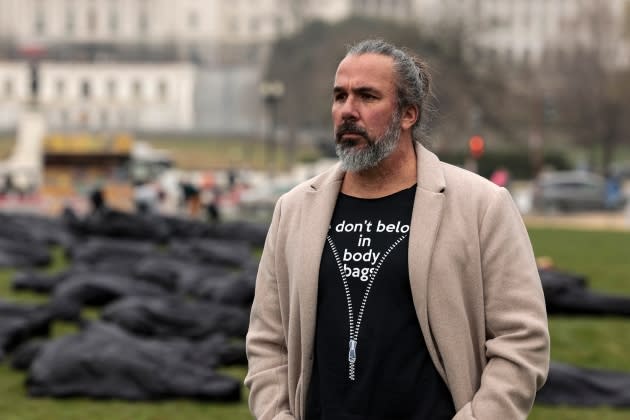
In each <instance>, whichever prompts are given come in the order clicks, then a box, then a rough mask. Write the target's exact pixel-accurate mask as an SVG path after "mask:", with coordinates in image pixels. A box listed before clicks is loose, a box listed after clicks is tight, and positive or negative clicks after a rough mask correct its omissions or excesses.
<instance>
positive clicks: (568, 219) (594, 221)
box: [523, 210, 630, 232]
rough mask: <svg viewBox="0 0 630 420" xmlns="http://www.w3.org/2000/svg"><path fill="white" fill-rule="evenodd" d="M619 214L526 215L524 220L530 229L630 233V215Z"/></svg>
mask: <svg viewBox="0 0 630 420" xmlns="http://www.w3.org/2000/svg"><path fill="white" fill-rule="evenodd" d="M627 212H628V210H626V211H619V212H588V213H586V212H584V213H568V214H567V213H564V214H554V215H542V214H525V215H523V220H524V221H525V224H526V225H527V226H530V227H542V228H552V227H553V228H568V229H585V230H618V231H625V232H630V215H628V214H627Z"/></svg>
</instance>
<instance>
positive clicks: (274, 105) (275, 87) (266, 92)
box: [258, 80, 284, 177]
mask: <svg viewBox="0 0 630 420" xmlns="http://www.w3.org/2000/svg"><path fill="white" fill-rule="evenodd" d="M258 89H259V93H260V97H261V98H262V100H263V103H264V104H265V108H266V110H267V112H268V114H269V122H270V124H269V129H268V133H267V135H266V145H265V166H266V167H267V170H268V171H269V175H270V176H271V177H273V175H274V171H275V156H276V129H277V125H278V104H279V103H280V100H281V99H282V97H283V96H284V83H282V81H280V80H265V81H263V82H261V83H260V86H259V87H258Z"/></svg>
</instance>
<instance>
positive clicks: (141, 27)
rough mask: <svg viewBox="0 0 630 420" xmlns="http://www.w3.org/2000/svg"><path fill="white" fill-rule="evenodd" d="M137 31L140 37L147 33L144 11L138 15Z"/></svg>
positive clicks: (147, 19) (147, 23) (146, 17)
mask: <svg viewBox="0 0 630 420" xmlns="http://www.w3.org/2000/svg"><path fill="white" fill-rule="evenodd" d="M138 31H139V32H140V34H141V35H146V34H148V33H149V18H148V16H147V13H146V12H145V11H144V10H143V11H141V12H140V14H139V15H138Z"/></svg>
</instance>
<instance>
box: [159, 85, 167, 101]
mask: <svg viewBox="0 0 630 420" xmlns="http://www.w3.org/2000/svg"><path fill="white" fill-rule="evenodd" d="M158 97H159V99H160V101H162V102H165V101H166V99H167V98H168V84H166V81H164V80H160V81H159V82H158Z"/></svg>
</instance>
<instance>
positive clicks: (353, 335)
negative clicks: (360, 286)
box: [326, 234, 407, 381]
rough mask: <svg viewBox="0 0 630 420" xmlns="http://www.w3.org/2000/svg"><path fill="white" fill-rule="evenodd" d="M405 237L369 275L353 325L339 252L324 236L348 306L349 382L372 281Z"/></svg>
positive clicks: (353, 378) (347, 287) (392, 246)
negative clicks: (335, 265)
mask: <svg viewBox="0 0 630 420" xmlns="http://www.w3.org/2000/svg"><path fill="white" fill-rule="evenodd" d="M406 237H407V235H406V234H405V235H403V236H401V237H400V238H398V239H396V241H394V243H393V244H391V245H390V246H389V248H388V249H387V251H385V253H384V254H383V255H382V256H381V258H380V259H379V260H378V261H377V263H376V269H374V270H372V272H371V273H370V279H369V282H368V284H367V287H366V289H365V292H364V293H363V299H362V300H361V307H360V308H359V313H358V315H357V323H356V326H355V325H354V313H353V311H352V297H351V296H350V286H349V285H348V279H347V278H346V275H345V274H344V270H343V265H342V264H341V258H339V252H338V251H337V247H336V246H335V243H334V242H333V240H332V238H331V237H330V235H328V236H326V240H327V241H328V245H330V249H331V250H332V252H333V255H334V257H335V261H336V262H337V268H338V269H339V274H340V275H341V281H342V282H343V288H344V291H345V293H346V303H347V305H348V325H349V327H350V339H349V340H348V378H350V380H351V381H354V380H355V378H356V376H355V363H356V361H357V346H358V344H359V329H360V328H361V320H362V319H363V312H364V311H365V307H366V305H367V298H368V296H369V294H370V290H371V289H372V284H373V283H374V279H375V278H376V275H377V274H378V272H379V270H380V269H381V266H382V265H383V262H384V261H385V259H386V258H387V257H388V256H389V254H390V253H391V252H392V251H393V250H394V248H396V246H398V244H399V243H400V242H402V241H403V240H404V239H405V238H406Z"/></svg>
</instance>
